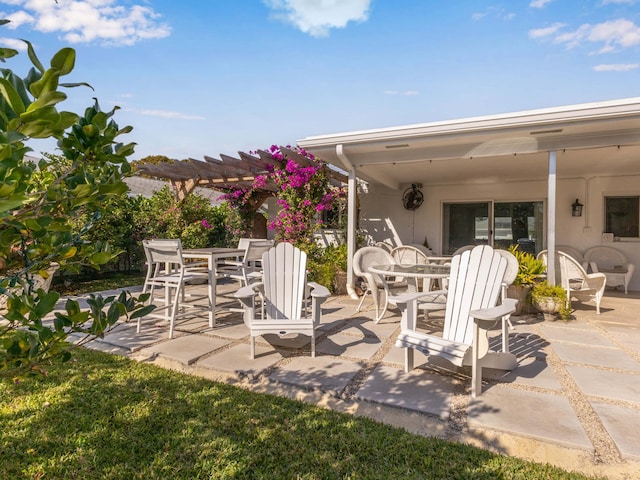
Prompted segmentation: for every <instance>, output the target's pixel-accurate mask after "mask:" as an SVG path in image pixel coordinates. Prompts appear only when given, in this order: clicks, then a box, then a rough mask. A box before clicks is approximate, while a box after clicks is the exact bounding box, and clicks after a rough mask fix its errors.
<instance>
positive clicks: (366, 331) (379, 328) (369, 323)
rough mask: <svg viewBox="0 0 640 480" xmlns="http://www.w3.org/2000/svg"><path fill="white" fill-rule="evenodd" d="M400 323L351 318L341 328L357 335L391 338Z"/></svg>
mask: <svg viewBox="0 0 640 480" xmlns="http://www.w3.org/2000/svg"><path fill="white" fill-rule="evenodd" d="M398 326H399V324H398V323H383V322H380V323H375V322H374V321H373V320H370V319H364V318H354V319H349V320H348V321H347V322H346V323H345V324H344V326H343V328H342V329H341V332H342V333H347V334H349V335H357V336H363V337H364V336H368V337H378V338H389V337H390V336H391V335H393V334H394V332H395V331H396V330H397V329H398Z"/></svg>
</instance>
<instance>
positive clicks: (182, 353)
mask: <svg viewBox="0 0 640 480" xmlns="http://www.w3.org/2000/svg"><path fill="white" fill-rule="evenodd" d="M229 343H231V342H230V341H229V340H222V339H220V338H214V337H210V336H207V335H187V336H183V337H178V338H173V339H171V340H167V341H166V342H162V343H160V344H158V345H153V346H151V347H149V348H148V349H147V350H148V351H149V352H151V353H155V354H157V355H160V356H162V357H164V358H166V359H169V360H175V361H178V362H180V363H184V364H185V365H191V364H192V363H194V362H195V361H196V360H197V359H198V358H200V357H202V356H203V355H206V354H207V353H209V352H213V351H214V350H217V349H219V348H222V347H224V346H225V345H228V344H229Z"/></svg>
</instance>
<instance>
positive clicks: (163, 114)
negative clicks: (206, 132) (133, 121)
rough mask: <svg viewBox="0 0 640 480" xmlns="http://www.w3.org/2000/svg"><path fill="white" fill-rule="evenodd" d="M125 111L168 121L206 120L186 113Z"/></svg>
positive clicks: (148, 110) (130, 109) (145, 110)
mask: <svg viewBox="0 0 640 480" xmlns="http://www.w3.org/2000/svg"><path fill="white" fill-rule="evenodd" d="M126 110H127V111H128V112H134V113H139V114H140V115H146V116H149V117H160V118H169V119H176V120H206V118H205V117H203V116H201V115H188V114H186V113H180V112H172V111H169V110H151V109H137V108H128V109H126Z"/></svg>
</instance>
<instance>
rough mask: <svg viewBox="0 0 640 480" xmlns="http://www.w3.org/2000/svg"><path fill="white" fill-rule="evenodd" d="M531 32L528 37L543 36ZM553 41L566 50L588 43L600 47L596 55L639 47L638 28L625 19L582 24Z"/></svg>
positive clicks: (552, 33) (639, 34)
mask: <svg viewBox="0 0 640 480" xmlns="http://www.w3.org/2000/svg"><path fill="white" fill-rule="evenodd" d="M541 30H542V29H541ZM541 30H540V31H541ZM532 32H535V31H534V30H532V31H531V32H529V36H531V37H532V38H540V37H542V36H543V35H537V36H536V35H532ZM538 32H539V31H538ZM556 32H557V30H555V31H549V32H548V34H547V35H546V36H550V35H554V34H555V33H556ZM553 41H554V42H555V43H560V44H564V45H565V46H566V47H567V48H574V47H576V46H578V45H581V44H583V43H586V42H589V43H593V44H598V45H601V47H600V48H599V49H598V50H597V52H596V53H609V52H614V51H618V50H621V49H625V48H630V47H635V46H637V45H640V27H639V26H638V25H636V24H635V23H633V22H632V21H630V20H626V19H619V20H612V21H608V22H603V23H599V24H597V25H589V24H584V25H581V26H580V27H578V28H577V29H576V30H574V31H572V32H566V33H558V34H557V35H556V36H555V37H554V38H553Z"/></svg>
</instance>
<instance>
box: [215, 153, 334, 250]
mask: <svg viewBox="0 0 640 480" xmlns="http://www.w3.org/2000/svg"><path fill="white" fill-rule="evenodd" d="M287 149H289V150H292V151H294V152H296V153H297V154H298V155H301V156H303V157H305V159H306V161H304V162H302V163H303V164H300V163H298V162H297V161H296V160H295V158H287V154H286V152H283V151H282V150H281V149H280V147H278V146H277V145H272V146H271V147H270V148H269V149H268V151H269V153H270V154H271V155H272V157H273V158H274V159H276V160H278V163H279V166H276V167H274V166H269V167H268V169H267V172H266V173H265V174H263V175H258V176H256V178H255V179H254V183H253V186H252V188H251V189H236V190H234V191H232V192H230V193H228V194H226V195H225V196H224V197H223V198H224V199H226V200H227V202H228V203H229V204H230V205H231V206H233V207H236V208H237V209H238V210H239V211H240V212H243V211H244V212H246V211H247V210H252V211H253V209H254V208H255V205H252V203H251V202H252V201H253V200H255V198H256V192H258V191H261V190H264V189H265V187H267V186H268V185H272V186H275V187H276V192H275V197H276V199H277V204H278V206H279V210H278V213H277V215H276V216H275V218H274V219H273V221H272V222H270V223H269V224H268V227H269V229H271V230H274V232H275V239H276V241H286V242H290V243H293V244H294V245H296V246H298V247H301V248H303V249H305V250H307V249H308V248H309V247H310V246H311V245H312V243H313V232H314V231H315V230H316V229H317V228H318V227H319V226H321V225H322V215H321V214H322V212H324V211H329V210H331V208H332V206H333V205H334V203H335V202H336V200H338V199H339V198H341V197H343V196H344V190H343V189H342V188H339V187H332V186H331V184H330V181H329V180H330V179H329V174H328V173H329V172H328V167H327V166H326V164H325V163H324V162H322V161H321V160H319V159H316V158H315V156H314V155H313V154H311V153H309V152H307V151H306V150H304V149H302V148H299V147H295V148H291V147H289V146H287ZM305 247H306V248H305Z"/></svg>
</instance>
